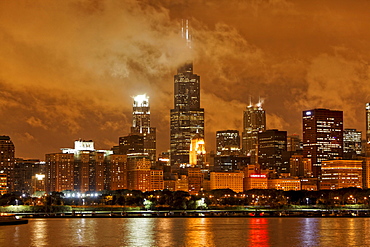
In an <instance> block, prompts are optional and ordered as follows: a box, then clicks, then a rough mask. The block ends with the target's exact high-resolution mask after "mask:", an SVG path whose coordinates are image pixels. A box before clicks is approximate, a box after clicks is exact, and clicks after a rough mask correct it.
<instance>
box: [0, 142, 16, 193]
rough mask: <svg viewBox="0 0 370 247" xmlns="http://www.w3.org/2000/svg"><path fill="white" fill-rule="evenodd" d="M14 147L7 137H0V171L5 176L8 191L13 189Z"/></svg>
mask: <svg viewBox="0 0 370 247" xmlns="http://www.w3.org/2000/svg"><path fill="white" fill-rule="evenodd" d="M14 156H15V146H14V144H13V142H12V140H11V139H10V137H9V136H0V171H3V172H4V173H5V174H6V175H7V187H8V191H13V189H14V165H15V157H14Z"/></svg>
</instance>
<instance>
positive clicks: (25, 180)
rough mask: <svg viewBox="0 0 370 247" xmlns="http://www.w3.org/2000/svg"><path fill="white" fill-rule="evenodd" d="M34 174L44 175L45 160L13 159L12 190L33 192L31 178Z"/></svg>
mask: <svg viewBox="0 0 370 247" xmlns="http://www.w3.org/2000/svg"><path fill="white" fill-rule="evenodd" d="M36 174H43V175H45V162H40V160H37V159H28V160H25V159H21V158H17V159H15V165H14V191H18V192H22V193H25V194H33V190H34V188H33V183H34V182H33V179H34V177H35V176H36ZM44 190H45V189H44Z"/></svg>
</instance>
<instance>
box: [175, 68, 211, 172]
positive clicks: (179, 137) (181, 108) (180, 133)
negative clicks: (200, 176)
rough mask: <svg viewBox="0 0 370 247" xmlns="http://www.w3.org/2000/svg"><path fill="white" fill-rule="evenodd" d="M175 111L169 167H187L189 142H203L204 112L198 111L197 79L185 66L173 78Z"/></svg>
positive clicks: (198, 87)
mask: <svg viewBox="0 0 370 247" xmlns="http://www.w3.org/2000/svg"><path fill="white" fill-rule="evenodd" d="M174 85H175V88H174V108H173V109H171V112H170V153H171V165H177V166H180V165H183V164H188V163H189V151H190V144H191V139H192V138H193V137H194V136H195V135H196V134H199V136H200V137H201V138H204V109H203V108H201V107H200V76H198V75H197V74H194V73H193V63H192V62H190V63H186V64H184V65H183V66H181V67H180V68H178V70H177V75H175V77H174Z"/></svg>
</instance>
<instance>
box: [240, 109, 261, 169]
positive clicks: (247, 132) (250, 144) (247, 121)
mask: <svg viewBox="0 0 370 247" xmlns="http://www.w3.org/2000/svg"><path fill="white" fill-rule="evenodd" d="M265 130H266V115H265V111H264V110H263V109H262V103H258V104H256V105H252V104H251V105H249V106H248V107H247V109H246V110H245V111H244V115H243V134H242V151H243V154H245V155H247V156H250V157H251V160H250V162H251V163H252V164H254V163H255V162H256V160H257V159H256V155H257V153H256V148H257V138H258V133H260V132H263V131H265Z"/></svg>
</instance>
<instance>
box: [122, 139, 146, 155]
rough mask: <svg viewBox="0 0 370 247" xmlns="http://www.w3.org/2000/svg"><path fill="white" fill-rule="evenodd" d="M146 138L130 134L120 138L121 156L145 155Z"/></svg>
mask: <svg viewBox="0 0 370 247" xmlns="http://www.w3.org/2000/svg"><path fill="white" fill-rule="evenodd" d="M144 150H145V148H144V136H143V135H141V134H129V135H127V136H123V137H120V138H119V154H143V153H144V152H145V151H144Z"/></svg>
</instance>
